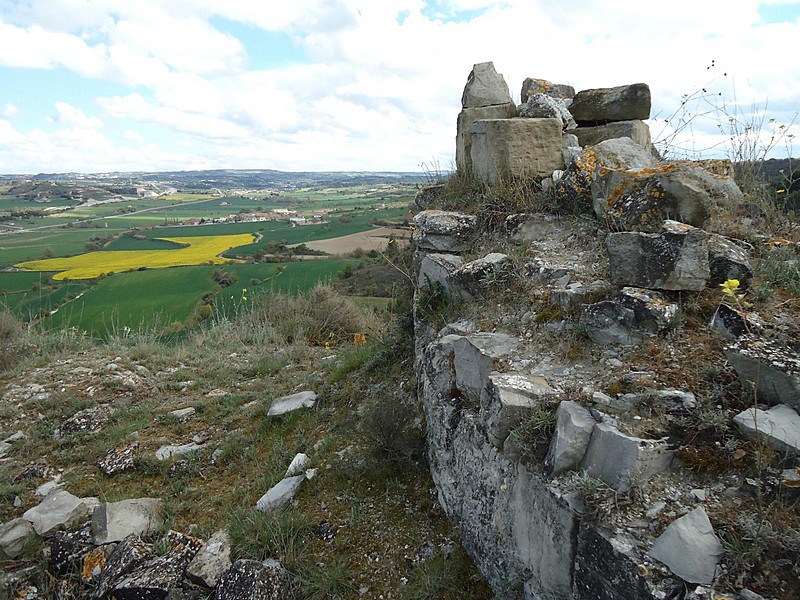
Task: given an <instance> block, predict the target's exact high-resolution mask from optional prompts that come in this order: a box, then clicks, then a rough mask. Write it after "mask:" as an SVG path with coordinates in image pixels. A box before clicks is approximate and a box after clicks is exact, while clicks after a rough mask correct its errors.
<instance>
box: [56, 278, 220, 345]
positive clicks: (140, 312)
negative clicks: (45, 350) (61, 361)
mask: <svg viewBox="0 0 800 600" xmlns="http://www.w3.org/2000/svg"><path fill="white" fill-rule="evenodd" d="M212 270H213V267H176V268H173V269H159V270H154V271H134V272H132V273H122V274H119V275H114V276H113V277H108V278H106V279H103V280H101V281H100V282H98V284H97V285H96V286H95V287H93V288H92V289H90V290H89V291H88V292H86V293H85V294H84V295H83V296H81V297H80V298H78V299H77V300H73V301H72V302H69V303H67V304H65V305H64V306H62V307H61V308H60V309H59V311H58V312H57V313H56V314H54V315H51V316H50V317H48V318H47V319H45V321H44V325H45V327H46V328H48V329H60V328H64V327H75V328H77V329H78V330H80V331H86V332H89V333H92V334H95V335H105V334H107V333H110V332H119V331H122V329H124V328H125V327H130V328H131V329H134V330H137V329H139V328H143V329H149V328H153V327H163V326H165V325H167V324H169V323H172V322H174V321H183V320H184V319H186V318H187V317H188V316H189V315H190V314H191V312H192V310H193V309H194V306H195V304H196V303H197V301H198V300H199V299H200V298H201V297H202V296H203V294H205V293H207V292H210V291H212V290H213V289H214V286H215V282H214V281H213V280H212V279H211V271H212Z"/></svg>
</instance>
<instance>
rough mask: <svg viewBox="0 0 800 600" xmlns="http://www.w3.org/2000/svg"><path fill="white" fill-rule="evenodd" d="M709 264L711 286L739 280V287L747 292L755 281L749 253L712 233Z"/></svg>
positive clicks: (709, 244)
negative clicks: (730, 280)
mask: <svg viewBox="0 0 800 600" xmlns="http://www.w3.org/2000/svg"><path fill="white" fill-rule="evenodd" d="M708 262H709V266H710V269H711V279H709V281H708V283H709V285H719V284H721V283H725V282H726V281H727V280H729V279H737V280H738V281H739V287H740V289H742V290H746V289H747V288H748V287H750V282H751V281H752V279H753V267H752V266H751V265H750V260H749V258H748V256H747V252H746V251H745V250H744V248H742V247H741V246H738V245H736V244H734V243H733V242H732V241H730V240H729V239H727V238H724V237H722V236H721V235H717V234H715V233H712V234H711V235H709V237H708Z"/></svg>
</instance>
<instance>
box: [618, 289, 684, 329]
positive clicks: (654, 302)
mask: <svg viewBox="0 0 800 600" xmlns="http://www.w3.org/2000/svg"><path fill="white" fill-rule="evenodd" d="M619 303H620V304H621V305H622V306H624V307H626V308H630V309H631V310H632V311H633V326H634V327H635V328H636V329H637V330H639V331H644V332H646V333H660V332H662V331H665V330H666V329H668V328H669V327H670V326H671V325H672V324H673V323H674V322H675V317H677V315H678V310H679V306H678V304H677V303H676V302H670V301H669V300H668V299H667V297H666V296H664V294H660V293H658V292H654V291H652V290H645V289H642V288H634V287H624V288H622V290H620V293H619Z"/></svg>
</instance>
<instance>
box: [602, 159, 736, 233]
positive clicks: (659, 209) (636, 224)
mask: <svg viewBox="0 0 800 600" xmlns="http://www.w3.org/2000/svg"><path fill="white" fill-rule="evenodd" d="M739 197H741V190H739V188H738V187H737V186H736V184H735V182H733V180H732V179H731V178H728V177H720V176H717V175H714V174H712V173H710V172H708V171H706V170H705V169H703V168H702V167H700V166H699V165H697V164H695V163H691V162H673V163H667V164H664V165H661V166H658V167H656V168H651V169H647V170H640V171H636V172H630V171H627V170H621V169H614V168H608V169H605V170H603V171H600V172H599V173H598V175H597V177H596V178H595V180H594V181H593V182H592V198H593V205H594V210H595V214H597V216H598V218H601V219H606V220H607V221H609V222H610V223H611V225H612V228H613V229H615V230H625V231H649V232H654V231H658V229H659V227H661V224H662V222H663V221H664V220H665V219H672V220H676V221H680V222H682V223H687V224H688V225H693V226H695V227H703V225H705V223H706V222H707V221H708V219H709V218H710V216H711V214H712V209H713V208H714V207H715V206H716V205H719V204H727V203H730V202H733V201H734V200H735V199H736V198H739Z"/></svg>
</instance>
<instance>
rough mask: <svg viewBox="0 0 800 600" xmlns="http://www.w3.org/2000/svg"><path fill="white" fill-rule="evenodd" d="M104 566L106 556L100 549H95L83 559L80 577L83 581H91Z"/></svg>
mask: <svg viewBox="0 0 800 600" xmlns="http://www.w3.org/2000/svg"><path fill="white" fill-rule="evenodd" d="M105 566H106V555H105V553H104V552H103V551H102V550H101V549H100V548H96V549H95V550H92V551H91V552H88V553H87V554H86V556H84V557H83V569H81V577H82V578H83V580H84V581H91V580H92V579H94V578H95V577H97V576H98V575H99V574H100V571H102V570H103V567H105Z"/></svg>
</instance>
